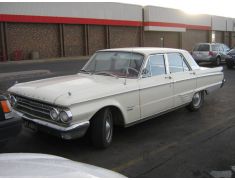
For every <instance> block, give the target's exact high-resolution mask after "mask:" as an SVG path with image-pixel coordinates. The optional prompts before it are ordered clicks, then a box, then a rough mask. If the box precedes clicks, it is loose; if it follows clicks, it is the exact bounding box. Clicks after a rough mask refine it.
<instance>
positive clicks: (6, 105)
mask: <svg viewBox="0 0 235 180" xmlns="http://www.w3.org/2000/svg"><path fill="white" fill-rule="evenodd" d="M1 106H2V110H3V112H4V113H9V112H11V105H10V103H9V101H7V100H3V101H1Z"/></svg>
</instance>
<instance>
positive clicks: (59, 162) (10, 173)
mask: <svg viewBox="0 0 235 180" xmlns="http://www.w3.org/2000/svg"><path fill="white" fill-rule="evenodd" d="M0 172H1V173H0V178H125V176H123V175H121V174H119V173H116V172H113V171H110V170H108V169H104V168H100V167H97V166H93V165H89V164H85V163H81V162H75V161H72V160H69V159H66V158H62V157H59V156H54V155H49V154H37V153H5V154H0Z"/></svg>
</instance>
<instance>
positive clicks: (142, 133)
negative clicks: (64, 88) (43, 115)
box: [0, 60, 235, 178]
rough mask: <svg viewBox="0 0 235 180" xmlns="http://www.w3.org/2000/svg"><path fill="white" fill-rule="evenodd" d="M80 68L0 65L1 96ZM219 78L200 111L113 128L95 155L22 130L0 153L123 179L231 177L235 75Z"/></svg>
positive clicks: (80, 144) (79, 143)
mask: <svg viewBox="0 0 235 180" xmlns="http://www.w3.org/2000/svg"><path fill="white" fill-rule="evenodd" d="M84 63H85V61H77V60H72V61H61V62H55V61H53V62H46V63H27V64H0V75H1V73H5V75H7V74H6V73H8V76H2V77H5V78H1V77H0V91H3V92H4V91H5V90H6V89H7V88H8V87H10V86H11V85H13V84H14V82H15V81H18V82H24V81H29V80H35V79H41V78H46V77H53V76H59V75H68V74H74V73H76V72H77V71H78V70H79V69H80V68H81V67H82V65H83V64H84ZM29 71H30V73H29ZM17 72H18V74H17ZM19 72H21V74H19ZM22 72H23V73H22ZM24 72H28V73H24ZM36 72H37V73H36ZM38 72H41V73H38ZM224 73H225V78H226V80H227V82H226V84H225V86H224V87H223V88H222V89H220V90H218V91H216V92H214V93H212V94H210V95H208V96H206V97H205V102H204V105H203V106H202V108H201V109H200V110H199V111H197V112H193V113H192V112H189V111H188V110H187V109H186V108H181V109H178V110H176V111H174V112H170V113H168V114H165V115H162V116H160V117H158V118H155V119H152V120H149V121H147V122H144V123H141V124H138V125H135V126H132V127H129V128H126V129H123V128H116V129H115V132H114V139H113V144H112V146H111V147H110V148H108V149H105V150H97V149H94V148H93V147H92V146H91V145H90V144H89V141H88V140H87V139H86V138H81V139H78V140H73V141H63V140H61V139H58V138H55V137H53V136H49V135H47V134H42V133H35V132H32V131H30V130H28V129H23V130H22V132H21V133H20V135H19V136H18V137H17V138H15V139H12V141H10V142H9V143H8V144H7V145H6V146H5V147H3V148H2V149H0V153H10V152H30V153H47V154H53V155H58V156H62V157H66V158H69V159H72V160H75V161H80V162H85V163H89V164H93V165H97V166H100V167H104V168H107V169H110V170H114V171H117V172H120V173H122V174H124V175H126V176H128V177H159V178H160V177H162V178H164V177H179V178H183V177H211V172H212V171H224V170H228V171H231V167H232V166H234V165H235V142H234V137H235V98H234V92H235V70H227V68H226V66H224Z"/></svg>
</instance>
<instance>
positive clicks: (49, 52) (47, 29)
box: [7, 23, 60, 60]
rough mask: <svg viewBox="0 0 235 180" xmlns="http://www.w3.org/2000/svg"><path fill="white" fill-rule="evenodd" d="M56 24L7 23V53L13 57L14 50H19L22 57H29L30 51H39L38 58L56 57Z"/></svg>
mask: <svg viewBox="0 0 235 180" xmlns="http://www.w3.org/2000/svg"><path fill="white" fill-rule="evenodd" d="M58 38H59V31H58V25H55V24H31V23H27V24H26V23H8V24H7V39H8V51H9V52H8V54H9V58H10V59H11V60H14V59H15V52H16V51H18V52H21V54H22V55H21V56H22V57H21V58H22V59H31V57H30V55H31V52H32V51H37V52H39V56H40V58H51V57H58V56H59V52H60V48H59V39H58Z"/></svg>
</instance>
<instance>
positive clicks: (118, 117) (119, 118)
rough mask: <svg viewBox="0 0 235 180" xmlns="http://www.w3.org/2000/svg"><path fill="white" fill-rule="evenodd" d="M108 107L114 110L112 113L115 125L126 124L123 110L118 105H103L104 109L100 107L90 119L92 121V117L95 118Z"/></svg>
mask: <svg viewBox="0 0 235 180" xmlns="http://www.w3.org/2000/svg"><path fill="white" fill-rule="evenodd" d="M106 108H109V109H110V110H111V112H112V115H113V123H114V125H115V126H124V125H125V123H124V116H123V114H122V112H121V110H120V109H119V108H118V107H116V106H106V107H103V108H102V109H100V110H99V111H97V112H96V113H95V114H94V115H93V116H92V118H91V119H90V121H92V119H94V118H95V116H96V115H97V114H98V113H99V112H100V111H102V110H104V109H106Z"/></svg>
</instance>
